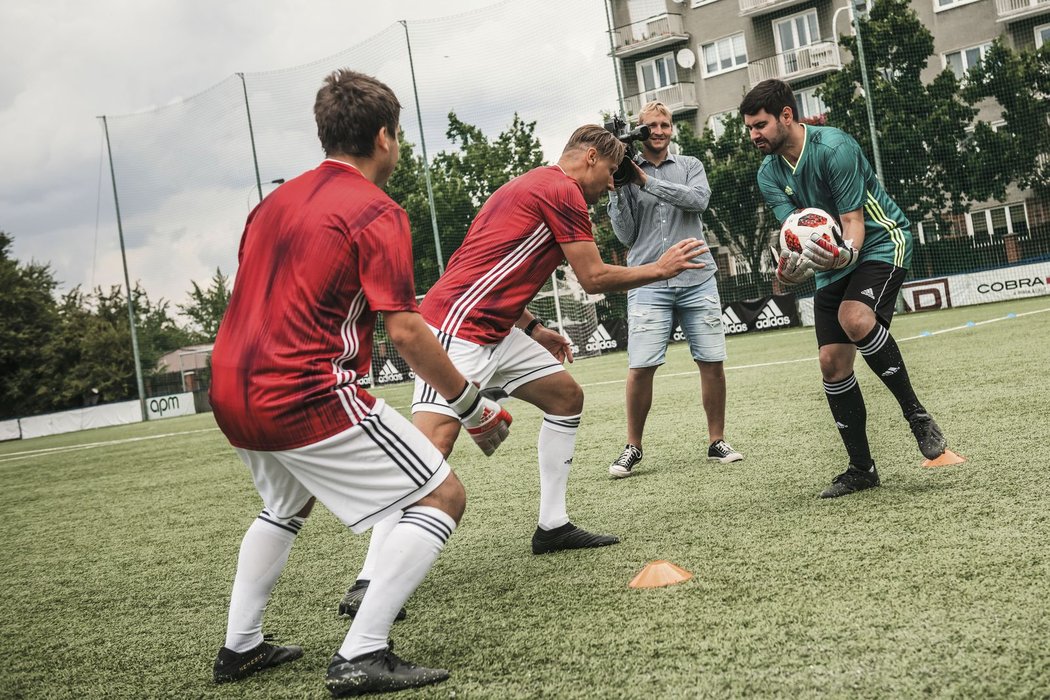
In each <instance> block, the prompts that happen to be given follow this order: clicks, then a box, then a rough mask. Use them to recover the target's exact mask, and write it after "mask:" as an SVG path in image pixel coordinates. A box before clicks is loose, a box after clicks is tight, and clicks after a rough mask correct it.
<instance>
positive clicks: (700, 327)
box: [627, 277, 726, 368]
mask: <svg viewBox="0 0 1050 700" xmlns="http://www.w3.org/2000/svg"><path fill="white" fill-rule="evenodd" d="M675 320H677V321H678V323H679V324H681V326H682V332H683V333H684V334H685V337H686V338H688V339H689V351H690V352H691V353H692V356H693V359H694V360H697V361H699V362H721V361H723V360H725V359H726V336H725V329H724V328H723V327H722V302H721V300H720V299H719V298H718V285H717V283H716V282H715V278H714V277H711V278H709V279H708V280H707V281H706V282H704V283H703V284H700V285H697V286H695V287H660V288H656V287H639V288H638V289H632V290H630V291H629V292H628V293H627V329H628V338H627V363H628V366H629V367H631V368H640V367H658V366H659V365H662V364H663V363H664V358H665V356H666V354H667V343H668V341H669V340H670V339H671V334H672V333H674V330H675V329H674V321H675Z"/></svg>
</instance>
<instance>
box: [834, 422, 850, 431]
mask: <svg viewBox="0 0 1050 700" xmlns="http://www.w3.org/2000/svg"><path fill="white" fill-rule="evenodd" d="M835 427H836V428H838V429H839V430H843V429H844V428H848V427H849V426H848V425H846V424H845V423H839V422H838V421H835Z"/></svg>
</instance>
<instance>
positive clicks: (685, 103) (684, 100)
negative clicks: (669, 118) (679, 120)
mask: <svg viewBox="0 0 1050 700" xmlns="http://www.w3.org/2000/svg"><path fill="white" fill-rule="evenodd" d="M653 100H658V101H660V102H663V103H664V104H665V105H667V109H669V110H671V114H672V115H675V114H681V113H682V112H689V111H691V110H695V109H696V108H697V103H696V91H695V90H694V89H693V84H692V83H675V84H674V85H668V86H667V87H662V88H657V89H655V90H648V91H646V92H643V93H641V94H638V95H631V96H630V97H628V98H626V99H625V100H624V107H625V108H626V109H627V113H628V114H631V115H634V116H635V117H637V116H638V114H639V113H640V112H641V111H642V107H644V106H645V104H646V103H647V102H652V101H653Z"/></svg>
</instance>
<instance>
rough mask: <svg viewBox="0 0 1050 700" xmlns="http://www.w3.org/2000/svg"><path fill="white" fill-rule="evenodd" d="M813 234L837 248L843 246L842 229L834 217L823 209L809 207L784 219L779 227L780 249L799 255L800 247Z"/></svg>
mask: <svg viewBox="0 0 1050 700" xmlns="http://www.w3.org/2000/svg"><path fill="white" fill-rule="evenodd" d="M814 233H818V234H820V235H821V237H823V238H824V239H825V240H827V241H829V242H831V243H834V244H835V245H837V246H841V245H843V242H842V229H840V228H839V224H838V222H837V221H836V220H835V217H833V216H832V215H831V214H829V213H827V212H826V211H824V210H823V209H815V208H813V207H809V208H807V209H799V210H798V211H796V212H794V213H793V214H791V216H789V217H788V218H786V219H784V225H783V226H781V227H780V249H781V250H790V251H793V252H795V253H799V254H801V253H802V247H803V246H804V245H806V241H808V240H810V238H812V236H813V234H814Z"/></svg>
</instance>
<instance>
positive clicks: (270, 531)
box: [210, 70, 511, 697]
mask: <svg viewBox="0 0 1050 700" xmlns="http://www.w3.org/2000/svg"><path fill="white" fill-rule="evenodd" d="M400 109H401V105H400V104H399V103H398V101H397V98H396V97H395V96H394V94H393V93H392V92H391V91H390V89H389V88H388V87H387V86H386V85H384V84H383V83H381V82H379V81H377V80H375V79H374V78H371V77H369V76H366V75H362V74H360V73H354V72H352V71H348V70H341V71H336V72H335V73H332V74H331V75H329V76H328V77H327V78H326V79H325V81H324V85H323V86H322V88H321V89H320V91H319V92H318V93H317V100H316V103H315V105H314V115H315V118H316V120H317V133H318V137H319V138H320V141H321V145H322V146H323V147H324V151H325V154H326V155H327V156H328V158H327V159H326V160H325V161H324V162H322V163H321V165H319V166H318V167H317V168H315V169H314V170H311V171H308V172H306V173H304V174H302V175H300V176H299V177H297V178H295V179H294V180H292V181H290V182H288V183H286V184H284V185H283V186H281V187H280V188H279V189H278V190H276V191H275V192H274V193H273V194H271V195H270V196H268V197H267V198H266V199H265V200H263V202H261V203H260V204H259V206H258V207H256V208H255V210H254V211H252V213H251V214H250V215H249V217H248V222H247V224H246V226H245V229H244V235H243V237H242V239H241V247H240V253H239V261H240V267H239V270H238V272H237V279H236V283H235V285H234V289H233V295H232V297H231V299H230V305H229V308H228V310H227V312H226V316H225V317H224V319H223V322H222V324H221V327H220V329H219V335H218V338H217V339H216V341H215V349H214V351H213V354H212V371H213V379H212V386H211V394H210V398H211V404H212V407H213V408H214V410H215V420H216V422H217V423H218V424H219V427H220V428H221V429H222V431H223V433H224V434H225V435H226V437H227V438H228V439H229V441H230V442H231V443H232V444H233V446H234V447H235V448H236V450H237V453H238V455H239V456H240V457H241V459H242V460H243V461H244V462H245V464H246V465H247V466H248V468H249V470H250V471H251V474H252V479H253V480H254V482H255V486H256V488H257V489H258V491H259V495H260V496H262V500H263V503H264V506H265V507H264V508H263V511H262V513H261V514H260V515H259V517H258V518H257V519H256V520H255V521H254V522H253V523H252V525H251V527H250V528H248V532H247V534H246V535H245V536H244V540H243V542H242V543H241V550H240V557H239V559H238V563H237V575H236V578H235V580H234V584H233V593H232V596H231V600H230V612H229V620H228V624H227V630H226V641H225V644H224V646H223V647H222V648H221V649H220V650H219V653H218V657H217V658H216V660H215V667H214V678H215V681H216V682H217V683H222V682H228V681H235V680H239V679H241V678H244V677H246V676H248V675H251V674H253V673H255V672H257V671H261V670H263V669H265V668H269V667H271V666H276V665H278V664H282V663H285V662H288V661H292V660H294V659H297V658H299V657H300V656H301V655H302V649H301V648H300V647H297V646H275V645H272V644H270V643H269V642H267V641H264V638H263V634H262V616H263V610H264V608H265V607H266V603H267V601H268V600H269V597H270V593H271V591H272V589H273V586H274V584H275V583H276V581H277V578H278V576H279V575H280V573H281V571H282V569H283V568H284V565H285V562H286V561H287V559H288V554H289V552H290V550H291V547H292V542H293V541H294V539H295V536H296V534H297V533H298V531H299V529H300V528H301V527H302V526H303V523H304V521H305V519H306V517H307V515H308V514H309V513H310V509H311V508H312V507H313V504H314V501H315V499H317V500H320V501H321V502H322V503H324V504H325V506H326V507H327V508H328V510H330V511H331V512H332V513H333V514H334V515H335V516H336V517H338V518H339V519H340V520H342V521H343V523H345V524H346V525H347V526H349V527H350V528H351V529H352V530H353V531H354V532H357V533H360V532H363V531H365V530H367V529H368V528H369V527H371V525H372V524H373V523H375V522H378V521H380V520H382V519H384V518H386V517H387V516H389V515H390V514H392V513H395V512H399V511H403V514H402V515H401V516H400V518H399V520H398V522H397V523H396V524H394V526H393V527H392V529H391V531H390V532H389V535H388V536H387V537H386V538H385V542H384V546H383V549H382V557H381V558H382V563H381V565H379V566H378V567H377V568H376V573H375V578H376V581H377V583H379V584H380V585H378V586H377V587H376V590H375V592H374V593H373V594H372V595H371V596H369V597H368V599H367V600H366V601H365V602H364V603H363V605H362V606H361V610H360V614H359V615H358V616H357V618H356V620H355V621H354V624H353V625H352V626H351V627H350V631H349V633H348V634H347V636H346V639H345V641H344V642H343V645H342V646H341V647H340V648H339V652H338V653H337V654H336V655H335V656H334V657H333V659H332V662H331V664H330V665H329V667H328V675H327V679H326V685H327V687H328V689H329V690H330V691H331V693H332V694H333V695H335V696H337V697H341V696H344V695H357V694H361V693H364V692H383V691H392V690H399V689H402V688H409V687H415V686H419V685H424V684H427V683H434V682H438V681H441V680H444V679H445V678H447V677H448V672H447V671H444V670H442V669H431V668H422V667H418V666H415V665H412V664H409V663H406V662H404V661H402V660H401V659H399V658H398V657H397V656H395V655H394V654H393V652H392V651H391V649H390V646H389V642H388V636H389V632H390V626H391V624H392V623H393V621H394V617H395V615H396V614H397V612H398V610H399V609H400V608H401V606H402V605H403V604H404V602H405V600H407V599H408V597H409V596H410V595H411V594H412V592H413V591H414V590H415V588H416V587H417V586H418V585H419V583H420V582H421V581H422V580H423V577H424V576H425V575H426V573H427V571H429V570H430V567H431V566H432V565H433V563H434V561H435V560H436V559H437V556H438V554H439V553H440V552H441V549H442V547H443V546H444V544H445V541H446V540H447V539H448V537H449V536H450V535H451V534H452V531H453V530H454V529H455V527H456V525H457V523H458V522H459V519H460V517H461V516H462V514H463V508H464V506H465V503H466V495H465V493H464V490H463V486H462V484H461V483H460V481H459V479H457V478H456V476H455V475H454V474H452V472H451V471H450V469H449V466H448V463H447V462H445V459H444V458H443V456H442V455H441V453H440V452H439V451H438V450H437V449H435V448H434V446H433V445H432V444H431V443H430V442H429V441H428V440H427V439H426V437H425V436H424V435H423V434H422V433H420V432H419V430H417V429H416V428H414V427H413V426H412V425H411V423H409V422H408V421H407V420H405V419H404V418H402V417H401V416H400V415H399V414H398V413H397V412H396V411H394V410H393V409H391V408H390V407H388V406H386V404H385V403H384V402H383V401H382V400H380V399H376V398H374V397H373V396H371V395H370V394H368V392H366V391H365V390H364V389H362V388H361V387H360V386H359V385H358V381H359V380H360V378H361V377H362V376H363V375H365V374H366V373H367V372H368V371H369V368H370V364H371V354H372V331H373V328H374V325H375V317H376V312H379V311H381V312H383V315H384V320H385V322H386V328H387V331H388V332H389V334H390V338H391V340H392V341H393V342H394V344H395V345H396V346H397V349H398V351H399V352H400V353H401V355H402V357H404V358H405V360H406V361H407V362H408V363H409V365H410V366H411V367H412V368H413V370H414V371H415V372H416V373H417V374H418V375H419V376H421V377H426V380H427V381H428V382H429V383H430V384H431V385H432V386H434V387H435V390H436V391H437V392H438V393H439V394H440V395H441V396H443V397H444V398H445V399H447V400H448V402H449V404H450V405H451V406H452V408H451V410H452V412H453V413H454V414H455V415H456V417H457V421H458V422H462V424H463V425H465V426H466V427H467V429H468V431H469V432H470V434H471V435H472V437H473V438H474V439H475V441H476V442H477V443H478V444H479V446H480V447H481V448H482V449H483V450H484V451H485V453H486V454H492V452H493V451H495V449H496V448H497V447H498V446H499V444H500V443H501V442H502V441H503V439H504V438H505V437H506V435H507V432H508V426H509V424H510V421H511V419H510V415H509V414H507V413H506V412H504V411H503V410H502V409H501V408H500V407H499V404H497V403H496V402H494V401H492V400H490V399H487V398H484V397H482V396H480V394H479V391H478V387H476V386H475V385H474V384H472V383H470V382H468V381H467V380H466V379H465V378H464V377H463V375H462V374H460V373H459V372H458V371H457V370H456V368H455V367H454V366H453V365H452V363H451V362H450V361H449V358H448V356H447V355H446V354H445V352H444V351H443V350H442V348H441V346H440V344H439V343H438V342H437V340H436V339H435V338H434V335H433V333H432V332H431V331H430V330H429V329H428V328H427V326H426V324H425V323H424V322H423V320H422V318H421V317H420V315H419V313H418V309H417V306H416V302H415V296H414V294H415V289H414V283H413V273H412V240H411V235H410V230H409V225H408V218H407V216H406V215H405V212H404V210H402V209H401V208H400V207H399V206H398V205H397V204H395V203H394V201H393V200H391V199H390V198H389V197H388V196H387V195H386V194H385V193H384V192H383V191H382V190H381V189H380V188H381V187H382V186H383V185H385V184H386V181H387V179H388V178H389V177H390V174H391V173H392V172H393V170H394V167H395V166H396V165H397V160H398V142H397V130H398V118H399V115H400Z"/></svg>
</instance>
